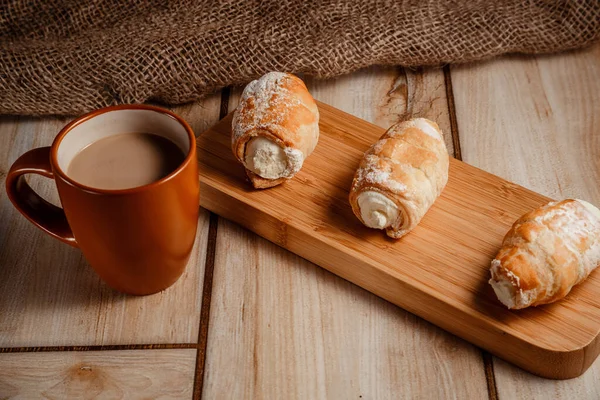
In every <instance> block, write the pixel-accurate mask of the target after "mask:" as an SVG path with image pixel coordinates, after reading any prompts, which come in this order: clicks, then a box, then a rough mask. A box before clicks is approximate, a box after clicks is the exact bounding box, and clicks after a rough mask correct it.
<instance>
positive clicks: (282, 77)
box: [232, 72, 300, 142]
mask: <svg viewBox="0 0 600 400" xmlns="http://www.w3.org/2000/svg"><path fill="white" fill-rule="evenodd" d="M287 79H290V76H289V75H288V74H285V73H283V72H269V73H267V74H265V75H263V76H262V77H260V78H259V79H257V80H254V81H252V82H250V83H249V84H248V85H247V86H246V88H245V89H244V92H243V93H242V97H241V99H240V104H239V105H238V107H237V108H236V110H235V113H234V115H233V123H232V128H233V135H232V141H233V142H235V141H237V140H238V139H239V138H240V137H241V136H242V135H244V134H245V133H246V132H248V131H250V130H253V129H257V128H264V129H269V128H271V127H272V126H275V125H278V124H280V123H281V122H282V121H283V120H284V118H285V116H286V115H287V113H288V112H289V110H290V109H291V108H293V107H291V106H294V105H298V104H300V100H299V99H298V98H297V97H296V96H290V95H287V94H288V93H289V91H288V90H287V88H286V87H285V86H284V85H283V83H284V82H285V81H286V80H287ZM280 103H285V104H284V105H285V106H284V107H279V106H278V105H279V104H280ZM246 107H253V111H252V113H243V110H244V108H246ZM267 113H268V115H269V118H268V120H267V121H265V118H264V117H265V114H267ZM248 114H251V115H252V118H242V115H245V116H247V115H248Z"/></svg>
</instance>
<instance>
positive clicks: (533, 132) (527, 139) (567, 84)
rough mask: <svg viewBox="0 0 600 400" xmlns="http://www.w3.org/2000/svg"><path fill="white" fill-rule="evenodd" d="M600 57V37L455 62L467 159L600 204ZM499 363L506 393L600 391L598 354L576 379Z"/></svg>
mask: <svg viewBox="0 0 600 400" xmlns="http://www.w3.org/2000/svg"><path fill="white" fill-rule="evenodd" d="M599 61H600V46H598V45H596V46H595V47H592V48H590V49H587V50H584V51H580V52H570V53H565V54H561V55H555V56H544V57H542V56H540V57H536V58H525V57H506V58H501V59H497V60H493V61H490V62H486V63H480V64H474V65H465V66H459V67H453V68H452V83H453V87H454V98H455V102H456V113H457V120H458V126H459V130H460V142H461V147H462V153H463V158H464V159H465V161H467V162H469V163H471V164H473V165H476V166H478V167H481V168H483V169H486V170H488V171H490V172H492V173H495V174H498V175H500V176H502V177H504V178H507V179H510V180H513V181H515V182H517V183H519V184H522V185H524V186H526V187H528V188H530V189H533V190H535V191H539V192H541V193H544V194H546V195H549V196H551V197H554V198H567V197H578V198H582V199H585V200H588V201H590V202H592V203H595V204H600V187H599V186H598V182H599V181H600V131H598V125H599V124H600V120H599V118H598V115H599V111H600V62H599ZM599 278H600V274H598V273H594V274H592V277H591V278H590V279H592V281H598V279H599ZM592 285H593V283H592V282H586V283H585V284H584V285H582V287H581V291H584V290H587V289H589V288H590V287H591V286H592ZM580 293H581V292H580ZM545 307H547V306H545ZM548 308H551V307H548ZM580 318H581V319H584V318H589V317H587V316H585V317H584V314H581V316H580ZM563 323H564V324H565V329H568V327H567V326H566V325H567V323H566V322H563ZM494 366H495V374H496V380H497V384H498V392H499V395H500V399H512V398H528V399H546V398H553V399H572V398H577V399H585V398H587V399H598V398H600V387H599V386H598V382H599V378H600V376H599V375H600V361H598V360H597V361H596V362H595V363H594V364H593V365H592V367H591V368H590V369H589V370H588V371H587V372H586V373H585V374H584V375H583V376H581V377H579V378H577V379H572V380H569V381H549V380H544V379H540V378H537V377H534V376H532V375H530V374H528V373H526V372H524V371H522V370H520V369H518V368H515V367H514V366H511V365H510V364H507V363H505V362H503V361H500V360H498V359H495V361H494Z"/></svg>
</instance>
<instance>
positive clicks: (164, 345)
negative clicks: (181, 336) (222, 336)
mask: <svg viewBox="0 0 600 400" xmlns="http://www.w3.org/2000/svg"><path fill="white" fill-rule="evenodd" d="M198 347H199V346H198V343H158V344H112V345H96V346H34V347H1V348H0V354H2V353H44V352H51V351H99V350H107V351H108V350H165V349H169V350H170V349H197V348H198Z"/></svg>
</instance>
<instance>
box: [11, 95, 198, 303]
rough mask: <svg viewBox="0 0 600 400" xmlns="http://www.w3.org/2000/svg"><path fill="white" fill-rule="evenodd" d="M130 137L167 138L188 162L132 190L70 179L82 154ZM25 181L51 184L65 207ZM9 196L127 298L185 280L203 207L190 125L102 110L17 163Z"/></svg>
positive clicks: (158, 112) (155, 113) (140, 110)
mask: <svg viewBox="0 0 600 400" xmlns="http://www.w3.org/2000/svg"><path fill="white" fill-rule="evenodd" d="M129 132H146V133H152V134H156V135H160V136H163V137H165V138H167V139H169V140H170V141H171V142H173V143H174V144H176V145H177V146H178V147H179V148H180V149H181V150H182V151H183V152H184V154H185V159H184V161H183V162H182V163H181V165H179V167H177V168H176V169H175V170H174V171H172V172H171V173H170V174H169V175H167V176H165V177H164V178H162V179H159V180H157V181H155V182H152V183H150V184H147V185H145V186H139V187H134V188H131V189H121V190H106V189H97V188H93V187H88V186H85V185H82V184H80V183H78V182H76V181H75V180H73V179H72V178H70V177H69V176H68V175H67V173H66V171H67V167H68V165H69V163H70V161H71V160H72V159H73V157H74V156H75V155H76V154H77V153H78V152H79V151H80V150H82V149H83V148H85V147H86V146H88V145H90V144H92V143H94V142H96V141H97V140H100V139H101V138H105V137H108V136H111V135H116V134H119V133H129ZM26 174H39V175H43V176H45V177H48V178H51V179H54V181H55V182H56V187H57V189H58V194H59V197H60V201H61V204H62V207H63V208H62V209H61V208H59V207H56V206H54V205H52V204H50V203H48V202H47V201H46V200H44V199H42V198H41V197H40V196H38V195H37V194H36V193H35V192H34V191H33V190H32V189H31V187H30V186H29V185H28V184H27V182H26V181H25V179H24V178H25V176H24V175H26ZM6 190H7V192H8V196H9V198H10V200H11V201H12V203H13V204H14V206H15V207H16V208H17V209H18V210H19V211H20V212H21V213H22V214H23V215H24V216H25V217H27V218H28V219H29V220H30V221H31V222H33V223H34V224H35V225H37V226H38V227H40V228H41V229H42V230H44V231H45V232H47V233H49V234H50V235H52V236H54V237H55V238H57V239H59V240H61V241H63V242H65V243H67V244H70V245H71V246H75V247H79V248H80V249H81V251H82V252H83V255H84V256H85V258H86V259H87V260H88V262H89V263H90V265H91V266H92V267H93V268H94V270H95V271H96V272H97V273H98V275H100V277H101V278H102V279H103V280H104V281H105V282H106V283H107V284H108V285H110V286H111V287H113V288H115V289H117V290H119V291H122V292H125V293H129V294H136V295H145V294H151V293H156V292H158V291H160V290H163V289H165V288H167V287H169V286H171V285H172V284H173V283H175V281H177V279H178V278H179V277H180V276H181V274H182V273H183V271H184V269H185V266H186V264H187V261H188V259H189V257H190V254H191V251H192V247H193V244H194V238H195V235H196V227H197V222H198V207H199V202H198V200H199V198H198V196H199V182H198V163H197V160H196V139H195V137H194V133H193V131H192V129H191V128H190V127H189V125H188V124H187V123H186V122H185V121H184V120H183V119H181V118H180V117H178V116H177V115H175V114H173V113H172V112H170V111H168V110H164V109H161V108H158V107H152V106H146V105H122V106H114V107H108V108H104V109H101V110H97V111H93V112H91V113H89V114H86V115H84V116H82V117H80V118H77V119H76V120H74V121H72V122H71V123H69V124H68V125H67V126H65V127H64V128H63V129H62V130H61V131H60V133H59V134H58V136H56V139H55V140H54V142H53V143H52V146H51V147H41V148H38V149H34V150H31V151H29V152H27V153H25V154H23V155H22V156H21V157H20V158H19V159H17V161H15V163H14V164H13V165H12V167H11V169H10V171H9V172H8V175H7V178H6Z"/></svg>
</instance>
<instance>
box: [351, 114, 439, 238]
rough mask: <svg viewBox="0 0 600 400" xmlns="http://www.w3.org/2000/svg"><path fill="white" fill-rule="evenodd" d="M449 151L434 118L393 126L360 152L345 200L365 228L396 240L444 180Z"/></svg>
mask: <svg viewBox="0 0 600 400" xmlns="http://www.w3.org/2000/svg"><path fill="white" fill-rule="evenodd" d="M448 164H449V160H448V151H447V150H446V145H445V143H444V139H443V136H442V133H441V131H440V128H439V127H438V126H437V124H436V123H435V122H433V121H429V120H427V119H425V118H415V119H412V120H410V121H405V122H402V123H399V124H397V125H394V126H392V127H391V128H390V129H388V131H387V132H386V133H385V134H384V135H383V136H382V137H381V138H380V139H379V141H377V143H375V144H374V145H373V146H371V148H370V149H369V150H367V152H366V153H365V155H364V157H363V159H362V161H361V163H360V166H359V168H358V170H357V171H356V174H355V175H354V181H353V182H352V188H351V190H350V204H351V205H352V210H353V211H354V214H355V215H356V216H357V217H358V219H359V220H360V221H361V222H362V223H363V224H364V225H366V226H368V227H369V228H375V229H385V230H386V233H387V235H388V236H390V237H392V238H394V239H399V238H400V237H402V236H403V235H405V234H407V233H408V232H410V231H411V230H412V229H414V227H415V226H417V224H418V223H419V221H421V218H423V216H424V215H425V213H426V212H427V210H429V208H430V207H431V205H432V204H433V202H434V201H435V200H436V199H437V198H438V196H439V195H440V193H441V192H442V190H443V189H444V186H446V182H447V181H448Z"/></svg>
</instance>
